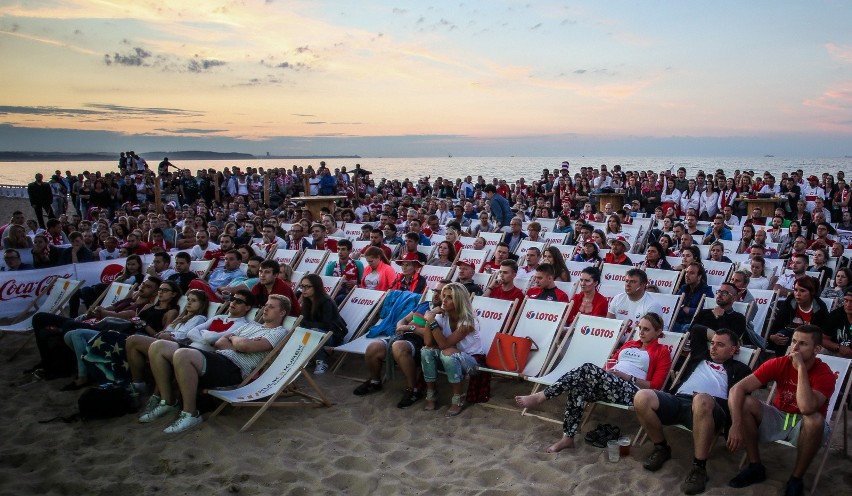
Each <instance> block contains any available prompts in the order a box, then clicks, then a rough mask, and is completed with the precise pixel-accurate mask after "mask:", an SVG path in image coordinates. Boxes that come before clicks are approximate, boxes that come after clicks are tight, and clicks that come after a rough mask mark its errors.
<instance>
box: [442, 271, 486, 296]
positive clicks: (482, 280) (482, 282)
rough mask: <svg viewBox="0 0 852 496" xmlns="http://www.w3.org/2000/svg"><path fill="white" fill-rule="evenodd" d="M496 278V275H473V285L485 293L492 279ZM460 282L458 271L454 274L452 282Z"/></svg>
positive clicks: (481, 273) (480, 273) (482, 273)
mask: <svg viewBox="0 0 852 496" xmlns="http://www.w3.org/2000/svg"><path fill="white" fill-rule="evenodd" d="M492 277H494V274H488V273H485V272H477V273H475V274H474V275H473V283H474V284H476V285H477V286H479V289H480V290H481V291H482V292H483V293H484V292H485V288H487V287H488V284H490V283H491V278H492ZM458 280H459V273H458V271H455V272H453V277H452V281H453V282H456V281H458Z"/></svg>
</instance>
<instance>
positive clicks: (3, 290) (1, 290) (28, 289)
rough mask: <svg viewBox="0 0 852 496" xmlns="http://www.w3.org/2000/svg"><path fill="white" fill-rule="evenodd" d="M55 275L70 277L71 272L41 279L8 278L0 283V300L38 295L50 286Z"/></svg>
mask: <svg viewBox="0 0 852 496" xmlns="http://www.w3.org/2000/svg"><path fill="white" fill-rule="evenodd" d="M57 277H64V278H70V277H71V274H64V275H52V276H47V277H45V278H44V279H42V280H41V281H30V282H21V283H19V282H18V281H17V279H9V280H7V281H6V282H4V283H3V284H2V285H0V301H9V300H14V299H15V298H33V297H36V296H39V295H40V294H42V293H43V292H44V290H45V289H47V287H48V286H50V283H52V282H53V280H54V279H56V278H57Z"/></svg>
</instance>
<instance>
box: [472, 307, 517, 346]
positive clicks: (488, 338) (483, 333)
mask: <svg viewBox="0 0 852 496" xmlns="http://www.w3.org/2000/svg"><path fill="white" fill-rule="evenodd" d="M471 305H472V306H473V311H474V313H476V316H477V317H478V318H479V341H480V342H481V343H482V348H483V349H485V350H486V351H487V350H489V349H490V348H491V343H492V342H493V341H494V336H496V335H497V334H498V333H501V332H505V331H506V327H507V325H508V324H509V322H511V318H510V317H511V316H512V315H513V314H514V310H515V300H498V299H497V298H488V297H486V296H474V297H473V301H472V302H471Z"/></svg>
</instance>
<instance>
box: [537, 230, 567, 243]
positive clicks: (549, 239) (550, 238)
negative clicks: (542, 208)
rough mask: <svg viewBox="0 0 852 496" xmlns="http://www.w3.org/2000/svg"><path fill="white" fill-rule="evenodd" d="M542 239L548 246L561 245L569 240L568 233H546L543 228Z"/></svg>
mask: <svg viewBox="0 0 852 496" xmlns="http://www.w3.org/2000/svg"><path fill="white" fill-rule="evenodd" d="M541 239H543V240H544V242H545V243H547V244H548V245H561V244H564V243H565V240H566V239H568V233H555V232H551V231H548V232H544V228H543V227H542V233H541Z"/></svg>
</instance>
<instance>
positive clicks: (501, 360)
mask: <svg viewBox="0 0 852 496" xmlns="http://www.w3.org/2000/svg"><path fill="white" fill-rule="evenodd" d="M533 346H535V349H533ZM537 350H538V345H537V344H536V343H535V341H533V340H532V338H530V337H522V338H520V337H517V336H512V335H510V334H497V335H496V336H494V342H493V343H491V348H490V349H489V350H488V355H487V356H486V357H485V364H486V365H488V367H489V368H492V369H495V370H505V371H506V372H515V373H517V374H520V373H521V372H522V371H523V370H524V368H526V366H527V361H529V357H530V353H531V352H533V351H537Z"/></svg>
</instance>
